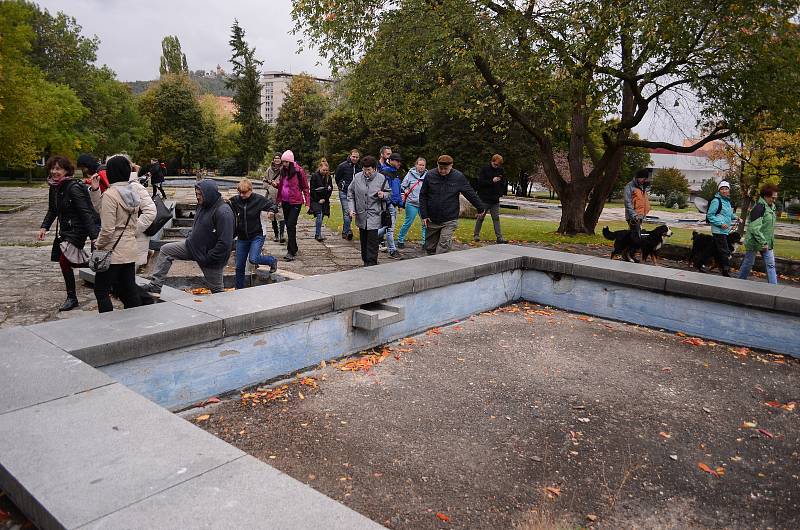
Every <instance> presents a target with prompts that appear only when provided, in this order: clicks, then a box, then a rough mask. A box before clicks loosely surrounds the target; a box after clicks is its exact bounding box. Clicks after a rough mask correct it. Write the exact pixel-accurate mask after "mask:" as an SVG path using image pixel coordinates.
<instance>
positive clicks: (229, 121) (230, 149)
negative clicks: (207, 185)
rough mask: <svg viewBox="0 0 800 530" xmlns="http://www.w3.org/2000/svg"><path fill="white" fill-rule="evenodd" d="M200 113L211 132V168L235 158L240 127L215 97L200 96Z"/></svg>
mask: <svg viewBox="0 0 800 530" xmlns="http://www.w3.org/2000/svg"><path fill="white" fill-rule="evenodd" d="M200 112H201V113H202V115H203V121H204V123H206V124H209V125H207V126H206V128H207V130H209V131H213V132H214V135H215V138H214V156H213V157H211V158H210V159H209V161H208V162H209V165H210V166H211V167H218V165H219V162H220V161H221V160H224V159H226V158H235V157H236V156H237V155H238V154H239V138H240V137H241V131H242V126H241V125H239V124H238V123H236V122H235V121H233V117H232V116H231V115H230V114H229V113H228V112H226V110H225V109H224V108H223V106H222V105H221V104H220V102H219V100H218V99H217V97H216V96H213V95H211V94H204V95H202V96H200Z"/></svg>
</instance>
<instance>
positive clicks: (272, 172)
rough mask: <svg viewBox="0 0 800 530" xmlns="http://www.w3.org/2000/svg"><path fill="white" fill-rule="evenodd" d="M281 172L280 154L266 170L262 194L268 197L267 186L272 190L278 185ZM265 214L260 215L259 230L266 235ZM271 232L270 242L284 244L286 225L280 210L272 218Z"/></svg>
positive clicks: (275, 156) (274, 156)
mask: <svg viewBox="0 0 800 530" xmlns="http://www.w3.org/2000/svg"><path fill="white" fill-rule="evenodd" d="M280 171H281V154H280V153H277V154H275V155H273V156H272V163H271V164H270V166H269V167H268V168H267V172H266V173H265V174H264V192H265V194H266V196H267V197H269V195H270V193H269V188H268V187H267V186H272V187H273V188H274V187H276V186H277V185H278V178H279V177H280ZM265 217H266V214H261V228H262V229H263V231H264V234H265V235H266V233H267V224H266V222H265V220H264V219H265ZM272 231H273V232H274V234H275V237H273V238H272V240H273V241H274V242H276V243H278V242H280V243H286V238H285V237H284V233H285V231H286V223H285V222H284V221H283V212H282V211H281V209H280V208H278V211H277V212H275V214H274V215H273V216H272Z"/></svg>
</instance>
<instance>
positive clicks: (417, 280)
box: [364, 251, 475, 294]
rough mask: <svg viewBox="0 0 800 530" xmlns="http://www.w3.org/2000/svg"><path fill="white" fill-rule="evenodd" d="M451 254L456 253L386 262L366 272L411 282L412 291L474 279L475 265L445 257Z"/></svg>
mask: <svg viewBox="0 0 800 530" xmlns="http://www.w3.org/2000/svg"><path fill="white" fill-rule="evenodd" d="M461 252H469V251H461ZM450 254H455V253H448V254H442V255H440V256H439V257H436V256H425V257H422V258H415V259H410V260H403V261H395V262H392V263H384V264H381V265H378V266H376V267H367V268H365V269H364V272H365V273H368V274H369V275H371V276H373V277H376V276H377V277H379V278H383V279H384V283H387V282H391V281H393V280H398V279H400V280H403V281H408V282H411V284H412V288H411V291H410V292H414V293H418V292H421V291H426V290H428V289H435V288H437V287H444V286H446V285H451V284H454V283H461V282H468V281H470V280H474V279H475V266H474V265H472V264H470V263H461V262H458V261H456V260H447V259H445V258H444V256H448V255H450ZM403 294H405V293H403Z"/></svg>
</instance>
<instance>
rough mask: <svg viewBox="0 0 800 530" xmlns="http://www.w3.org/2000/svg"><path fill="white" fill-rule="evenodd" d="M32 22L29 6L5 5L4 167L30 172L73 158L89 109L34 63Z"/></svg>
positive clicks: (0, 69)
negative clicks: (49, 160) (43, 161)
mask: <svg viewBox="0 0 800 530" xmlns="http://www.w3.org/2000/svg"><path fill="white" fill-rule="evenodd" d="M30 21H31V12H30V10H29V9H28V6H27V5H26V4H25V3H22V2H11V1H7V2H0V164H2V165H4V166H6V167H12V168H30V167H31V166H33V163H34V161H35V160H36V159H38V158H40V157H43V156H48V155H49V154H50V153H52V152H58V153H61V154H64V155H67V156H74V155H75V153H76V152H77V151H78V150H80V149H81V148H83V147H84V145H85V141H84V138H82V137H81V135H80V134H78V132H77V130H76V128H75V126H76V124H77V123H78V122H79V121H80V120H81V119H83V118H84V117H85V116H86V114H87V110H86V108H85V107H84V106H83V105H81V102H80V101H79V100H78V98H77V96H76V95H75V93H74V92H73V91H72V89H70V88H69V87H68V86H65V85H62V84H56V83H51V82H50V81H48V80H47V79H46V77H45V75H44V73H43V72H42V71H41V70H40V69H39V68H38V67H36V66H35V65H33V64H32V63H31V61H30V60H29V54H30V51H31V49H32V47H33V41H34V39H35V33H34V31H33V28H32V26H31V22H30Z"/></svg>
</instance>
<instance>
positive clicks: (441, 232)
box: [419, 155, 486, 256]
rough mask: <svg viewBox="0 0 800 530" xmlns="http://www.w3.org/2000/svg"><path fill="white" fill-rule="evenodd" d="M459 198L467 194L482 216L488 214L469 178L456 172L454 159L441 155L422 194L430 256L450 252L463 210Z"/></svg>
mask: <svg viewBox="0 0 800 530" xmlns="http://www.w3.org/2000/svg"><path fill="white" fill-rule="evenodd" d="M459 195H464V198H466V199H467V200H468V201H469V202H470V203H472V205H473V206H474V207H475V208H476V209H477V210H478V215H479V216H484V215H486V206H485V205H484V204H483V201H482V200H481V199H480V197H478V194H477V193H475V190H474V189H472V186H470V185H469V181H467V177H465V176H464V174H463V173H462V172H460V171H458V170H457V169H453V157H451V156H450V155H441V156H440V157H439V158H438V159H437V160H436V169H431V170H429V171H428V173H426V175H425V180H423V181H422V189H421V190H420V192H419V211H420V217H422V222H423V223H424V224H425V232H426V233H425V252H426V253H427V254H428V255H429V256H430V255H432V254H441V253H444V252H448V251H449V250H450V244H451V241H452V239H453V233H455V231H456V227H458V214H459V212H460V210H461V206H460V203H459V200H458V196H459Z"/></svg>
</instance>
